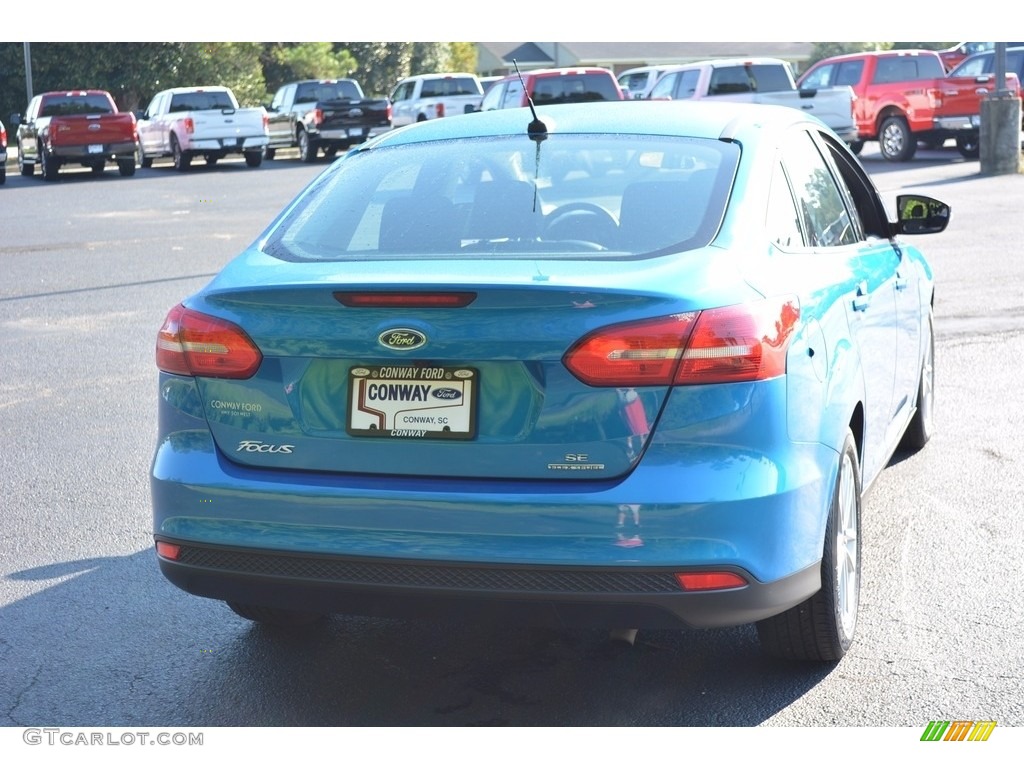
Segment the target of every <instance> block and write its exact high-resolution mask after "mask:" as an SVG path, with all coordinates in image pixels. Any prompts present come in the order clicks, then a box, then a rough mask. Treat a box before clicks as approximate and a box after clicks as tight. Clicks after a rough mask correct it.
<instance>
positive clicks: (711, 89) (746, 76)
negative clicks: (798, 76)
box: [708, 64, 793, 96]
mask: <svg viewBox="0 0 1024 768" xmlns="http://www.w3.org/2000/svg"><path fill="white" fill-rule="evenodd" d="M791 90H793V82H792V80H790V77H789V73H788V72H787V70H786V68H785V67H784V66H779V65H777V64H770V65H769V64H747V65H745V66H742V67H739V66H737V67H715V68H714V69H712V70H711V83H710V84H709V86H708V94H709V95H711V96H718V95H722V94H726V93H755V92H757V93H772V92H774V91H791Z"/></svg>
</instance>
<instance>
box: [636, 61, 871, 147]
mask: <svg viewBox="0 0 1024 768" xmlns="http://www.w3.org/2000/svg"><path fill="white" fill-rule="evenodd" d="M647 98H648V99H719V100H723V101H753V102H757V103H760V104H781V105H783V106H787V107H793V108H795V109H799V110H802V111H804V112H807V113H809V114H812V115H814V116H815V117H817V118H818V119H819V120H821V121H822V122H823V123H825V125H827V126H828V127H829V128H831V129H832V130H833V131H835V132H836V133H837V134H838V135H839V137H840V138H841V139H843V140H844V141H846V142H848V143H849V142H853V141H856V140H857V127H856V125H855V124H854V121H853V103H854V94H853V89H851V88H850V87H849V86H846V85H843V86H835V87H831V88H817V89H800V88H798V87H797V85H796V80H795V79H794V77H793V70H792V69H790V66H789V63H788V62H785V61H783V60H782V59H771V58H765V57H758V58H750V59H710V60H708V61H697V62H694V63H692V64H683V65H681V66H677V67H670V68H669V69H667V70H666V71H665V73H664V74H662V76H661V77H660V78H659V79H658V82H656V83H655V84H654V86H653V87H652V88H651V90H650V93H649V94H648V96H647Z"/></svg>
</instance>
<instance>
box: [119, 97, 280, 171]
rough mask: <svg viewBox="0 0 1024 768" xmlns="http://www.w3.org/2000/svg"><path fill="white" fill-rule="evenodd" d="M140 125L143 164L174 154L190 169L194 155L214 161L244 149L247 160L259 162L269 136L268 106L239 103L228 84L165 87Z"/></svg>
mask: <svg viewBox="0 0 1024 768" xmlns="http://www.w3.org/2000/svg"><path fill="white" fill-rule="evenodd" d="M138 127H139V160H140V165H141V166H142V167H143V168H148V167H150V166H151V165H152V164H153V160H154V158H158V157H170V158H173V161H174V167H175V168H177V169H178V170H179V171H185V170H188V168H189V165H190V164H191V162H192V158H194V157H202V158H204V159H205V160H206V164H207V165H214V164H216V162H217V161H218V160H220V159H221V158H223V157H225V156H227V155H229V154H241V155H242V156H243V157H244V158H245V164H246V165H248V166H249V167H250V168H258V167H259V166H260V164H261V163H262V162H263V153H264V151H265V150H266V148H267V141H268V133H267V113H266V110H264V109H263V107H249V108H245V109H243V108H241V107H239V106H238V100H237V99H236V98H235V94H234V93H232V91H231V89H230V88H227V87H224V86H212V87H194V88H170V89H168V90H166V91H161V92H160V93H158V94H156V96H154V97H153V99H152V100H151V101H150V102H149V107H148V108H147V109H146V111H145V112H143V113H142V114H141V115H139V120H138Z"/></svg>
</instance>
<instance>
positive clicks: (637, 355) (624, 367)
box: [563, 312, 699, 387]
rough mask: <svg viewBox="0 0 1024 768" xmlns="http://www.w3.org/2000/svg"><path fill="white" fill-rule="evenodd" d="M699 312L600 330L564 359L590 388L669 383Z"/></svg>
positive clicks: (580, 342)
mask: <svg viewBox="0 0 1024 768" xmlns="http://www.w3.org/2000/svg"><path fill="white" fill-rule="evenodd" d="M698 314H699V313H698V312H687V313H686V314H681V315H670V316H668V317H659V318H655V319H653V320H644V321H641V322H636V323H623V324H621V325H613V326H610V327H608V328H601V329H599V330H597V331H594V332H593V333H590V334H588V335H587V336H585V337H583V338H582V339H581V340H580V341H579V342H578V343H577V344H576V345H575V346H573V348H572V349H570V350H569V351H568V352H567V353H566V354H565V357H564V358H563V361H564V363H565V365H566V367H567V368H568V369H569V370H570V371H572V373H573V375H575V376H576V378H578V379H580V381H583V382H584V383H586V384H590V385H591V386H593V387H642V386H645V385H649V384H650V385H654V384H670V383H671V382H672V377H673V375H674V373H675V370H676V368H677V367H678V363H679V358H680V357H681V356H682V353H683V350H684V349H685V348H686V342H687V340H688V339H689V338H690V333H691V331H692V330H693V324H694V323H695V322H696V320H697V316H698Z"/></svg>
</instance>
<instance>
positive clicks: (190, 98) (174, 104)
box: [168, 91, 235, 112]
mask: <svg viewBox="0 0 1024 768" xmlns="http://www.w3.org/2000/svg"><path fill="white" fill-rule="evenodd" d="M234 108H235V105H234V104H232V103H231V97H230V96H228V94H227V91H201V92H200V91H197V92H195V93H176V94H174V95H173V96H171V106H170V108H169V109H168V112H197V111H200V110H203V109H234Z"/></svg>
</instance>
